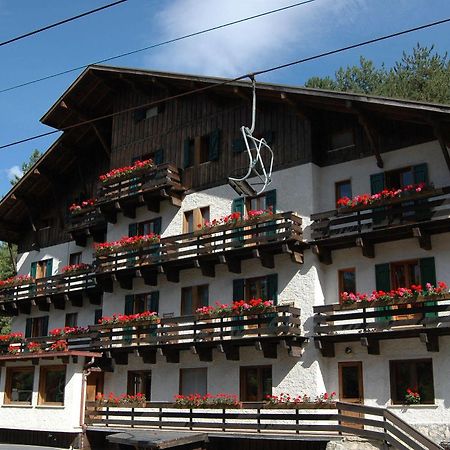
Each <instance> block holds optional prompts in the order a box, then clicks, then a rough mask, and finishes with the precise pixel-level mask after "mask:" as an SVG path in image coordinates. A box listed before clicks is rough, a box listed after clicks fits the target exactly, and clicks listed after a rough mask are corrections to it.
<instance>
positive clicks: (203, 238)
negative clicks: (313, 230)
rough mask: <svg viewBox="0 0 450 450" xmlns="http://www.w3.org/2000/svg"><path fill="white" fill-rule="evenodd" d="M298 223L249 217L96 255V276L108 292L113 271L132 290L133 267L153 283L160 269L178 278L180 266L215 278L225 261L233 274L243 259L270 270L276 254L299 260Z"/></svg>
mask: <svg viewBox="0 0 450 450" xmlns="http://www.w3.org/2000/svg"><path fill="white" fill-rule="evenodd" d="M301 223H302V222H301V218H299V217H298V216H296V215H295V214H293V213H292V212H287V213H279V214H273V215H271V216H264V217H260V218H257V219H253V220H252V221H251V222H250V223H247V224H246V225H245V226H238V225H232V224H230V225H220V226H217V227H214V228H211V229H206V230H201V231H196V232H193V233H186V234H180V235H177V236H169V237H166V238H162V239H161V241H160V243H159V244H154V245H152V246H150V247H147V248H143V249H139V250H134V251H128V252H117V253H113V254H110V255H108V256H102V257H99V258H98V259H97V260H96V266H97V274H98V280H99V282H100V283H102V284H103V286H104V288H105V290H106V291H109V290H112V274H113V273H114V274H115V276H116V278H117V280H118V281H119V283H120V284H121V286H122V288H124V289H131V288H132V279H133V277H135V276H136V274H137V273H136V272H137V270H139V275H140V276H142V277H143V278H144V282H145V283H147V284H150V285H152V284H153V285H155V284H156V277H157V273H158V271H159V273H161V271H163V272H164V273H165V274H166V276H167V279H168V280H169V281H174V282H178V281H179V272H180V270H182V269H189V268H195V267H197V268H200V269H201V271H202V274H203V275H204V276H209V277H214V276H215V266H216V264H219V263H226V264H227V265H228V269H229V270H230V271H231V272H235V273H240V272H241V268H240V265H241V261H242V260H243V259H249V258H255V257H257V258H260V260H261V263H262V265H263V266H264V267H268V268H273V267H275V265H274V264H275V263H274V255H275V254H278V253H283V252H287V253H290V254H291V257H292V258H293V259H294V260H295V261H296V262H302V261H303V253H302V251H303V241H302V227H301ZM158 266H160V267H161V268H162V269H158Z"/></svg>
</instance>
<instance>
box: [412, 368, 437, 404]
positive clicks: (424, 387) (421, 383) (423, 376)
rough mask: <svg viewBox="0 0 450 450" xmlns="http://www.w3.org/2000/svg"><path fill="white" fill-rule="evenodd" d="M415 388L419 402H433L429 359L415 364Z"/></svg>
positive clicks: (431, 372) (431, 371)
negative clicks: (418, 395)
mask: <svg viewBox="0 0 450 450" xmlns="http://www.w3.org/2000/svg"><path fill="white" fill-rule="evenodd" d="M416 371H417V390H418V391H419V394H420V399H421V403H434V383H433V365H432V363H431V361H421V362H418V363H417V364H416Z"/></svg>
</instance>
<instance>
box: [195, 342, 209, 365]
mask: <svg viewBox="0 0 450 450" xmlns="http://www.w3.org/2000/svg"><path fill="white" fill-rule="evenodd" d="M196 350H197V355H198V359H199V360H200V361H203V362H211V361H212V360H213V349H212V347H200V346H196Z"/></svg>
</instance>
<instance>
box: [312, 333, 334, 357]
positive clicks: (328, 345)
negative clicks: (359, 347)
mask: <svg viewBox="0 0 450 450" xmlns="http://www.w3.org/2000/svg"><path fill="white" fill-rule="evenodd" d="M314 343H315V345H316V347H317V348H318V349H319V350H320V352H321V353H322V356H323V357H325V358H334V357H335V356H336V354H335V350H334V342H331V341H325V340H323V339H320V338H315V339H314Z"/></svg>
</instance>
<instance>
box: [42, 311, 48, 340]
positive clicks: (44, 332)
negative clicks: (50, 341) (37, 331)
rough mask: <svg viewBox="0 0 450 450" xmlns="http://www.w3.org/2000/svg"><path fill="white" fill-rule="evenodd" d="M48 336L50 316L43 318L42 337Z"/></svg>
mask: <svg viewBox="0 0 450 450" xmlns="http://www.w3.org/2000/svg"><path fill="white" fill-rule="evenodd" d="M47 335H48V316H44V317H43V318H42V336H47Z"/></svg>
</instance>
